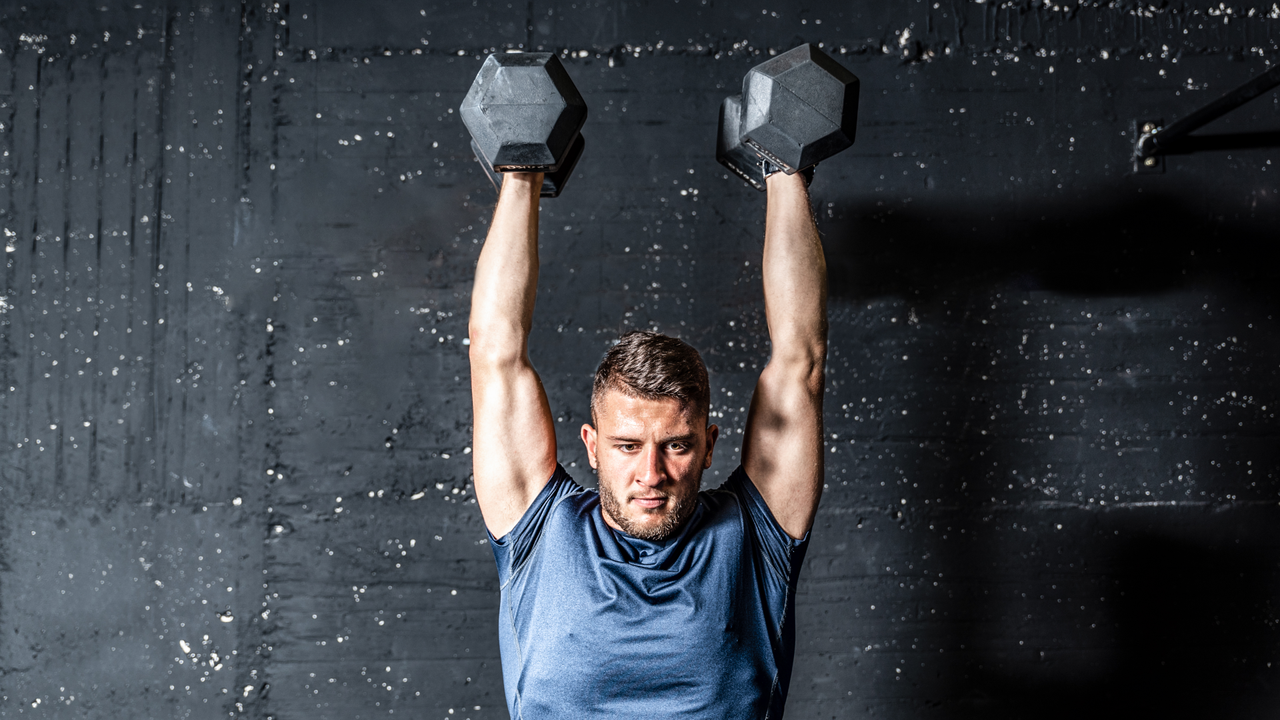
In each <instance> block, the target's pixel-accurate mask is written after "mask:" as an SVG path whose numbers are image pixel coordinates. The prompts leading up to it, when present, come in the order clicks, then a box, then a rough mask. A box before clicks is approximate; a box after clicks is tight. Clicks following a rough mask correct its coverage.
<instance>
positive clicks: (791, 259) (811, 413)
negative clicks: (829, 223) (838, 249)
mask: <svg viewBox="0 0 1280 720" xmlns="http://www.w3.org/2000/svg"><path fill="white" fill-rule="evenodd" d="M766 182H767V184H768V197H769V199H768V210H767V214H766V217H765V233H764V261H763V263H762V268H763V275H764V306H765V319H766V321H767V322H768V325H769V340H770V342H771V344H772V346H773V350H772V353H771V355H770V357H769V363H768V364H767V365H766V366H765V368H764V371H763V372H761V373H760V379H759V380H758V381H757V383H756V390H755V394H754V395H753V396H752V398H751V410H750V412H749V413H748V415H747V427H746V432H745V437H744V439H743V443H742V466H743V469H744V470H746V473H747V476H748V477H750V478H751V480H752V482H753V483H754V484H755V486H756V489H757V490H759V492H760V495H761V496H762V497H763V498H764V501H765V503H766V504H767V505H768V506H769V510H770V511H771V512H772V513H773V516H774V518H775V519H776V520H777V521H778V523H779V524H780V525H781V526H782V529H783V530H785V531H786V532H787V534H788V535H790V536H791V537H793V538H797V539H798V538H802V537H804V535H805V533H807V532H808V531H809V528H810V526H812V525H813V516H814V513H816V512H817V509H818V500H819V498H820V497H821V496H822V480H823V457H822V393H823V387H824V385H825V382H826V379H825V375H824V366H825V364H826V359H827V265H826V259H825V258H824V257H823V254H822V241H821V240H820V239H819V237H818V228H817V226H816V225H815V224H814V221H813V211H812V209H811V208H810V206H809V191H808V188H806V187H805V182H804V179H803V178H802V177H801V176H800V174H799V173H796V174H795V175H786V174H783V173H775V174H773V175H771V176H769V178H768V180H767V181H766Z"/></svg>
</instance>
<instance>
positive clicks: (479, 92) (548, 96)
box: [461, 53, 587, 197]
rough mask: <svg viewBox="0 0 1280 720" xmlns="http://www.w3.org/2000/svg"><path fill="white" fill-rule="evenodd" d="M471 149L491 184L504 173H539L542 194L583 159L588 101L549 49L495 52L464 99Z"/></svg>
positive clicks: (554, 189)
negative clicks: (583, 136) (585, 100)
mask: <svg viewBox="0 0 1280 720" xmlns="http://www.w3.org/2000/svg"><path fill="white" fill-rule="evenodd" d="M461 115H462V122H463V123H464V124H465V125H466V126H467V130H468V131H470V132H471V150H472V152H474V153H475V155H476V159H477V160H479V161H480V166H481V167H483V168H484V171H485V174H486V175H488V176H489V180H490V181H491V182H492V183H493V186H494V187H495V188H498V189H501V187H502V174H503V173H509V172H540V173H543V180H542V193H541V194H542V196H543V197H555V196H557V195H559V194H560V191H561V190H563V189H564V185H565V183H566V182H568V181H569V176H570V175H572V174H573V168H574V166H575V165H577V163H578V158H580V157H582V150H583V147H585V142H584V141H583V139H582V132H581V131H582V125H583V124H584V123H585V122H586V121H587V104H586V102H584V101H583V99H582V95H581V94H579V93H578V88H576V87H574V85H573V80H571V79H569V73H568V72H567V71H566V70H565V69H564V65H562V64H561V63H560V60H559V59H558V58H556V56H555V55H554V54H552V53H501V54H499V53H494V54H492V55H490V56H489V57H488V58H486V59H485V61H484V64H483V65H481V66H480V72H479V73H477V74H476V79H475V81H474V82H473V83H471V89H470V90H469V91H468V92H467V96H466V97H465V98H463V100H462V108H461Z"/></svg>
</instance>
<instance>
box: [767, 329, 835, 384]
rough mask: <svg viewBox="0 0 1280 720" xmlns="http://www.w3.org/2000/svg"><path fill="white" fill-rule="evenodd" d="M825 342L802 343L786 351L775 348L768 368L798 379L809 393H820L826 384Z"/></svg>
mask: <svg viewBox="0 0 1280 720" xmlns="http://www.w3.org/2000/svg"><path fill="white" fill-rule="evenodd" d="M826 367H827V343H826V341H825V340H821V341H814V342H811V343H804V344H801V345H799V346H795V347H792V348H790V349H788V350H786V351H778V350H775V351H774V353H773V356H772V357H771V358H769V369H771V370H772V371H773V372H775V373H780V374H783V375H786V376H787V377H790V378H794V379H795V380H798V381H800V382H801V383H803V384H804V386H805V387H806V388H807V389H808V390H809V391H810V392H811V393H821V392H822V388H823V386H824V385H825V384H826Z"/></svg>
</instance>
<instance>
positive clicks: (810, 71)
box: [742, 44, 858, 174]
mask: <svg viewBox="0 0 1280 720" xmlns="http://www.w3.org/2000/svg"><path fill="white" fill-rule="evenodd" d="M742 97H743V113H742V141H743V142H744V143H746V144H747V145H750V146H751V147H752V148H753V149H755V150H756V151H757V152H759V153H760V154H762V155H764V156H765V157H767V158H769V159H770V160H772V161H773V162H774V163H775V164H777V165H781V166H782V168H783V169H784V170H786V172H787V173H788V174H790V173H794V172H796V171H798V170H802V169H804V168H807V167H809V166H811V165H814V164H815V163H817V162H819V161H821V160H824V159H826V158H828V157H830V156H832V155H835V154H836V153H838V152H840V151H841V150H844V149H845V148H847V147H849V146H850V145H853V136H854V132H855V130H856V128H857V121H858V78H857V76H855V75H854V74H853V73H851V72H849V71H848V70H846V69H845V68H844V66H842V65H840V63H837V62H836V61H835V60H833V59H831V57H830V56H829V55H827V54H826V53H824V52H822V51H821V50H819V49H818V48H817V47H815V46H813V45H808V44H805V45H801V46H799V47H797V48H793V49H791V50H788V51H787V52H785V53H783V54H781V55H779V56H777V57H775V58H770V59H769V60H766V61H765V62H763V63H761V64H759V65H757V66H755V67H753V68H751V70H750V71H748V72H747V76H746V77H745V78H743V80H742Z"/></svg>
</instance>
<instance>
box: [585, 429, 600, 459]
mask: <svg viewBox="0 0 1280 720" xmlns="http://www.w3.org/2000/svg"><path fill="white" fill-rule="evenodd" d="M597 437H598V435H597V434H596V429H595V428H593V427H591V425H589V424H588V423H583V424H582V444H583V445H586V446H587V462H589V463H591V469H592V470H595V469H597V468H598V467H599V462H598V461H597V460H596V438H597Z"/></svg>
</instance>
